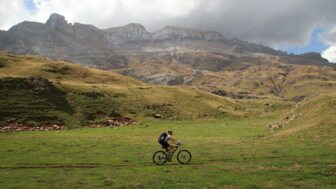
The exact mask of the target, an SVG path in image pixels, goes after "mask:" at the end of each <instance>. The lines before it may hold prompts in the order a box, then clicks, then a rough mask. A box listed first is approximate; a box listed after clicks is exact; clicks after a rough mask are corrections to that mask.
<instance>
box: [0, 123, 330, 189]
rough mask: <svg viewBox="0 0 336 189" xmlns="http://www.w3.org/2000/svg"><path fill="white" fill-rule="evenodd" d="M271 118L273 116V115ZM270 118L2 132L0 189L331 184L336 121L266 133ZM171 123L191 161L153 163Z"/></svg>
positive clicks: (322, 186) (254, 186)
mask: <svg viewBox="0 0 336 189" xmlns="http://www.w3.org/2000/svg"><path fill="white" fill-rule="evenodd" d="M271 119H273V118H271ZM269 121H270V117H259V118H257V117H255V118H244V119H238V118H227V119H221V120H194V121H156V120H148V121H145V122H143V123H139V124H138V125H134V126H128V127H118V128H99V129H93V128H82V129H73V130H63V131H53V132H13V133H5V134H1V135H0V146H1V147H0V155H1V159H0V165H1V169H0V188H335V185H336V150H335V149H336V145H335V144H336V139H335V133H336V132H335V131H336V129H335V124H334V123H329V124H325V125H323V126H320V127H312V128H309V129H306V130H302V131H301V132H299V133H294V134H290V135H289V134H287V135H285V134H282V133H286V131H289V130H291V129H293V128H292V127H294V128H295V127H296V126H289V127H288V128H286V129H283V130H280V131H276V132H269V131H268V130H267V128H266V125H267V124H268V123H269ZM167 128H172V129H173V130H174V133H175V135H176V138H178V139H180V140H181V141H182V143H183V147H185V148H186V149H188V150H190V151H191V153H192V155H193V159H192V161H191V163H190V164H189V165H180V164H178V162H177V160H176V157H175V158H174V159H173V161H172V162H169V163H167V164H166V165H164V166H156V165H154V164H153V163H152V160H151V158H152V154H153V153H154V152H155V151H156V150H159V149H160V146H159V144H158V143H157V137H158V135H159V134H160V133H161V132H162V131H165V130H166V129H167Z"/></svg>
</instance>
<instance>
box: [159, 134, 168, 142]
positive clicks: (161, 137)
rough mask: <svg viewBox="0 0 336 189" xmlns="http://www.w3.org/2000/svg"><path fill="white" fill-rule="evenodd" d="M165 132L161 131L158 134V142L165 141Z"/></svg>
mask: <svg viewBox="0 0 336 189" xmlns="http://www.w3.org/2000/svg"><path fill="white" fill-rule="evenodd" d="M167 135H168V134H167V133H165V132H164V133H162V134H161V135H160V136H159V138H158V142H159V143H160V144H163V143H164V142H165V138H166V137H167Z"/></svg>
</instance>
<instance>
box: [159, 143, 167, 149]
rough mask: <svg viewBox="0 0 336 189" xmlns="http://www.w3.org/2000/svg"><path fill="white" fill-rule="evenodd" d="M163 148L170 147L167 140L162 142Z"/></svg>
mask: <svg viewBox="0 0 336 189" xmlns="http://www.w3.org/2000/svg"><path fill="white" fill-rule="evenodd" d="M161 145H162V148H164V149H167V148H168V147H169V144H168V143H167V142H163V143H161Z"/></svg>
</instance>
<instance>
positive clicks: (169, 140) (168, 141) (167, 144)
mask: <svg viewBox="0 0 336 189" xmlns="http://www.w3.org/2000/svg"><path fill="white" fill-rule="evenodd" d="M172 135H173V130H171V129H168V131H167V132H164V133H162V134H161V135H160V137H159V139H158V142H159V143H160V144H161V146H162V148H164V149H165V150H166V151H167V152H170V151H172V150H173V149H174V148H175V146H176V144H177V143H178V142H177V140H175V139H174V138H173V137H172Z"/></svg>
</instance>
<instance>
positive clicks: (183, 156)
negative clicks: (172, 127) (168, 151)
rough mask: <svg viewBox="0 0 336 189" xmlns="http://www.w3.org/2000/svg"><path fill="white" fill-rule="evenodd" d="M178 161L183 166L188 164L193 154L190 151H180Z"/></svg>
mask: <svg viewBox="0 0 336 189" xmlns="http://www.w3.org/2000/svg"><path fill="white" fill-rule="evenodd" d="M177 161H178V162H180V163H181V164H188V163H189V162H190V161H191V153H190V152H189V151H188V150H181V151H179V153H178V154H177Z"/></svg>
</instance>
